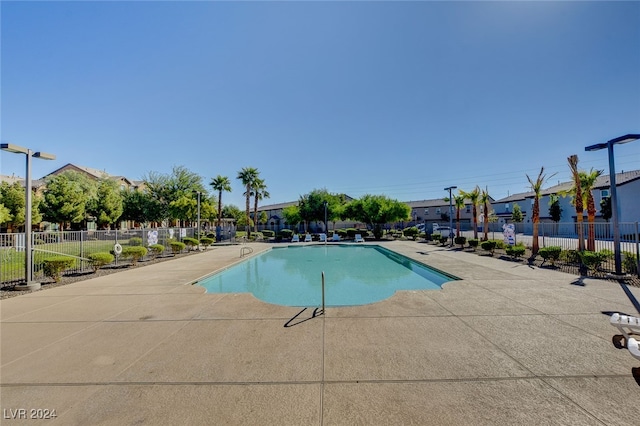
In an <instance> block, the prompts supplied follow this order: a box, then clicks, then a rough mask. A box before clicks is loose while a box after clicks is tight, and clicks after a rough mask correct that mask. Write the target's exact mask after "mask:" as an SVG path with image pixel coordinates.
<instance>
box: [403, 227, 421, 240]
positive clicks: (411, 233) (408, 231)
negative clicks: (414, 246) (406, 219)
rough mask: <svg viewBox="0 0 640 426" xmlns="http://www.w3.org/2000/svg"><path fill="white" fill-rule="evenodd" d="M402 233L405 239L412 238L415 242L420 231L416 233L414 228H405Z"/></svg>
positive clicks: (416, 230)
mask: <svg viewBox="0 0 640 426" xmlns="http://www.w3.org/2000/svg"><path fill="white" fill-rule="evenodd" d="M402 233H403V234H404V236H405V237H407V238H413V240H414V241H415V239H416V236H417V235H418V234H419V233H420V231H418V228H416V227H415V226H412V227H409V228H405V229H404V230H403V231H402Z"/></svg>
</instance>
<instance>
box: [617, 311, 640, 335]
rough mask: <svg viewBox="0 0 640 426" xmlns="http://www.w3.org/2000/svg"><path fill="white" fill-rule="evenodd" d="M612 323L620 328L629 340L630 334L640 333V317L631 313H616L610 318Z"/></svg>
mask: <svg viewBox="0 0 640 426" xmlns="http://www.w3.org/2000/svg"><path fill="white" fill-rule="evenodd" d="M610 322H611V325H612V326H614V327H616V328H617V329H618V330H620V333H622V335H623V336H624V338H625V339H626V340H627V342H628V341H629V335H630V334H636V335H637V334H640V318H639V317H632V316H631V315H622V314H619V313H617V312H616V313H614V314H613V315H611V319H610Z"/></svg>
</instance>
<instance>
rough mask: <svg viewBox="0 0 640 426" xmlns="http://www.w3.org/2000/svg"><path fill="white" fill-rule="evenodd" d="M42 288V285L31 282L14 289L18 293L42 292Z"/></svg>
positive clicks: (18, 285)
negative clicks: (27, 291) (28, 291)
mask: <svg viewBox="0 0 640 426" xmlns="http://www.w3.org/2000/svg"><path fill="white" fill-rule="evenodd" d="M41 288H42V286H41V285H40V283H38V282H35V281H31V282H28V283H24V284H17V285H16V286H15V287H13V289H14V290H17V291H25V290H40V289H41Z"/></svg>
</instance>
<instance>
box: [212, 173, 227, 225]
mask: <svg viewBox="0 0 640 426" xmlns="http://www.w3.org/2000/svg"><path fill="white" fill-rule="evenodd" d="M209 185H211V186H212V187H213V189H214V190H216V191H218V223H217V224H216V226H217V227H218V228H219V227H220V224H221V223H222V191H225V192H231V182H230V181H229V178H228V177H226V176H220V175H218V176H216V177H215V178H213V179H211V183H209Z"/></svg>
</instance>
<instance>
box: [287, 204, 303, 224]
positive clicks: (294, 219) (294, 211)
mask: <svg viewBox="0 0 640 426" xmlns="http://www.w3.org/2000/svg"><path fill="white" fill-rule="evenodd" d="M282 217H283V218H284V221H285V222H286V223H288V224H289V225H297V224H299V223H300V222H302V216H300V209H299V208H298V206H288V207H285V208H284V209H282Z"/></svg>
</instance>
